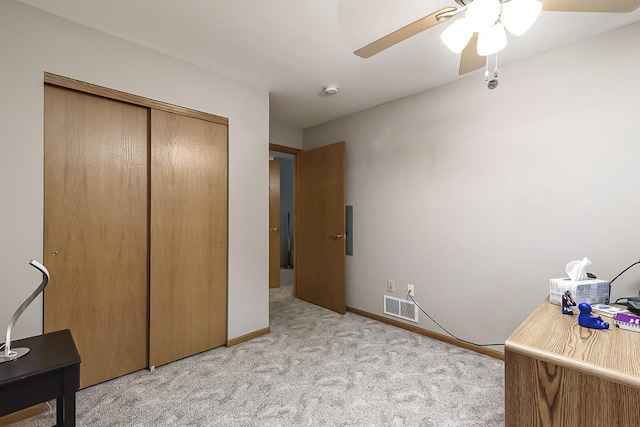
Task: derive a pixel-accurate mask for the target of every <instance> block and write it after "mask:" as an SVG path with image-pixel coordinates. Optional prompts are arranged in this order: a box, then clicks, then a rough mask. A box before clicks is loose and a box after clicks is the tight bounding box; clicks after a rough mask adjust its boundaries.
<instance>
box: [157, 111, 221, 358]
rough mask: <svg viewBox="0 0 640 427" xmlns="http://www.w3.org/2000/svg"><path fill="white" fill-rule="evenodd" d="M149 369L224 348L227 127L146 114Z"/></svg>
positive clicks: (172, 115)
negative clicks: (148, 130) (148, 145)
mask: <svg viewBox="0 0 640 427" xmlns="http://www.w3.org/2000/svg"><path fill="white" fill-rule="evenodd" d="M150 256H151V270H150V271H151V278H150V292H151V293H150V301H151V305H150V310H151V313H150V314H151V317H150V320H151V321H150V337H149V338H150V348H149V351H150V353H149V364H150V365H151V366H157V365H162V364H165V363H168V362H171V361H174V360H177V359H180V358H183V357H186V356H190V355H192V354H195V353H198V352H201V351H204V350H207V349H210V348H213V347H218V346H220V345H223V344H224V343H225V342H226V329H227V325H226V321H227V126H225V125H222V124H217V123H212V122H208V121H204V120H199V119H195V118H190V117H185V116H181V115H178V114H173V113H168V112H164V111H159V110H152V111H151V252H150Z"/></svg>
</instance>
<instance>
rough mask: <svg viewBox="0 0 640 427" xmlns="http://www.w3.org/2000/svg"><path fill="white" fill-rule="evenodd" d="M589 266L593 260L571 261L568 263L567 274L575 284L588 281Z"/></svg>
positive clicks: (585, 258)
mask: <svg viewBox="0 0 640 427" xmlns="http://www.w3.org/2000/svg"><path fill="white" fill-rule="evenodd" d="M589 264H591V260H590V259H589V258H587V257H584V258H582V261H580V260H574V261H569V262H568V263H567V274H568V275H569V278H570V279H571V280H572V281H574V282H578V281H580V280H587V279H588V277H587V265H589Z"/></svg>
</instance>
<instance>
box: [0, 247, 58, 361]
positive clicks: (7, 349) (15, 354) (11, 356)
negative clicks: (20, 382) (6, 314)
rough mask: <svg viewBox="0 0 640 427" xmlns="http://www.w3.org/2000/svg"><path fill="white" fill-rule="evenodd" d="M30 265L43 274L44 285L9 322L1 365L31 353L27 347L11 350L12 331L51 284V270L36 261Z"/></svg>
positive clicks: (34, 292) (19, 308) (0, 359)
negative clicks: (49, 283) (34, 301)
mask: <svg viewBox="0 0 640 427" xmlns="http://www.w3.org/2000/svg"><path fill="white" fill-rule="evenodd" d="M29 265H31V266H33V267H34V268H36V269H37V270H39V271H40V272H41V273H42V283H40V286H38V288H37V289H36V290H35V291H33V293H32V294H31V295H30V296H29V298H27V299H26V300H25V302H23V303H22V305H21V306H20V307H18V309H17V310H16V312H15V313H14V314H13V316H12V317H11V321H9V326H7V335H6V339H5V341H4V352H2V353H1V354H0V363H4V362H10V361H12V360H16V359H18V358H19V357H22V356H24V355H25V354H27V353H29V349H28V348H27V347H19V348H16V349H14V350H11V330H12V329H13V326H14V325H15V324H16V322H17V321H18V318H19V317H20V315H22V312H23V311H24V310H25V309H26V308H27V307H28V306H29V304H31V303H32V302H33V300H34V299H36V297H37V296H38V295H39V294H40V292H42V291H43V290H44V287H45V286H47V283H48V282H49V270H47V269H46V267H45V266H44V265H42V264H40V263H39V262H38V261H36V260H34V259H32V260H31V262H29Z"/></svg>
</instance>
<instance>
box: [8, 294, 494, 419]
mask: <svg viewBox="0 0 640 427" xmlns="http://www.w3.org/2000/svg"><path fill="white" fill-rule="evenodd" d="M291 290H292V288H291V287H290V286H284V287H281V288H277V289H271V290H270V296H271V301H270V313H271V321H270V327H271V331H272V332H271V334H269V335H265V336H262V337H260V338H257V339H254V340H252V341H249V342H246V343H243V344H240V345H237V346H235V347H231V348H226V347H220V348H217V349H214V350H211V351H207V352H204V353H201V354H198V355H196V356H193V357H189V358H187V359H183V360H180V361H178V362H174V363H171V364H168V365H165V366H161V367H159V368H158V369H157V370H156V372H153V373H152V372H149V371H147V370H143V371H139V372H135V373H133V374H130V375H127V376H124V377H121V378H118V379H115V380H112V381H109V382H106V383H103V384H99V385H96V386H93V387H90V388H88V389H85V390H81V391H80V392H79V393H78V395H77V399H78V406H77V418H78V425H80V426H296V427H297V426H381V427H386V426H434V427H435V426H437V427H446V426H456V427H458V426H465V427H466V426H502V425H504V386H503V382H504V377H503V372H504V366H503V363H502V362H501V361H499V360H496V359H492V358H490V357H487V356H482V355H479V354H476V353H473V352H470V351H467V350H464V349H461V348H459V347H456V346H452V345H449V344H445V343H442V342H440V341H436V340H432V339H429V338H426V337H423V336H421V335H417V334H413V333H411V332H408V331H405V330H402V329H398V328H395V327H393V326H389V325H386V324H383V323H380V322H377V321H374V320H370V319H367V318H364V317H360V316H357V315H354V314H352V313H347V314H346V315H344V316H343V315H339V314H336V313H334V312H331V311H328V310H325V309H323V308H320V307H318V306H315V305H313V304H309V303H306V302H304V301H301V300H297V299H294V298H293V297H292V296H291ZM54 408H55V405H54ZM53 424H55V410H54V411H51V410H49V411H47V412H45V413H44V414H42V415H40V416H38V417H36V418H34V419H32V420H29V421H24V422H21V423H18V424H17V426H38V427H39V426H51V425H53Z"/></svg>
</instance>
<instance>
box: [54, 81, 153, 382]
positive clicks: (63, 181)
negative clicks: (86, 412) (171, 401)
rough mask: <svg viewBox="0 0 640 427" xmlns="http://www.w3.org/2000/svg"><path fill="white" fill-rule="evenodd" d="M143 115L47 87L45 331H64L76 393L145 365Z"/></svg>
mask: <svg viewBox="0 0 640 427" xmlns="http://www.w3.org/2000/svg"><path fill="white" fill-rule="evenodd" d="M148 114H149V112H148V110H147V109H146V108H143V107H138V106H134V105H130V104H125V103H122V102H118V101H112V100H108V99H105V98H100V97H97V96H93V95H87V94H83V93H80V92H75V91H72V90H68V89H62V88H58V87H54V86H48V85H46V86H45V118H44V148H45V154H44V161H45V177H44V180H45V183H44V188H45V194H44V202H45V204H44V252H45V254H44V263H45V265H46V266H47V268H48V269H49V271H50V272H51V281H50V283H49V285H48V286H47V289H46V290H45V293H44V331H45V332H51V331H57V330H60V329H70V330H71V333H72V334H73V337H74V339H75V342H76V345H77V347H78V351H79V352H80V356H81V357H82V366H81V369H80V386H81V387H87V386H90V385H92V384H96V383H99V382H102V381H105V380H108V379H111V378H114V377H117V376H120V375H124V374H127V373H129V372H133V371H136V370H139V369H143V368H145V367H146V366H148V365H147V359H148V340H147V324H148V323H147V322H148V284H147V271H148V270H147V265H148V258H147V237H148V236H147V230H148V225H147V200H148V196H147V162H148V158H147V157H148V156H147V152H148V150H147V145H148V136H147V135H148Z"/></svg>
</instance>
